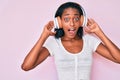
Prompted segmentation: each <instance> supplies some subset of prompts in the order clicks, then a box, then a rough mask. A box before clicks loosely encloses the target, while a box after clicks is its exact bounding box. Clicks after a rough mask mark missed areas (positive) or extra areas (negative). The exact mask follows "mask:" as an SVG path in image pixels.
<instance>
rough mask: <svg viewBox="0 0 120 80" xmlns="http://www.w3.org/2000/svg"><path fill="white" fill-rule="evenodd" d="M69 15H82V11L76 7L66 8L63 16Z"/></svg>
mask: <svg viewBox="0 0 120 80" xmlns="http://www.w3.org/2000/svg"><path fill="white" fill-rule="evenodd" d="M67 15H78V16H80V13H79V11H78V10H77V9H75V8H66V9H65V10H64V11H63V14H62V16H67Z"/></svg>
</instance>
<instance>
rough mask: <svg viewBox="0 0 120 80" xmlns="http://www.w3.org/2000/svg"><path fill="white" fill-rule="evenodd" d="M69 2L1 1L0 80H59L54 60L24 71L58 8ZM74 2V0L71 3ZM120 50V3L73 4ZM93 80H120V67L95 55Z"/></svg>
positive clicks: (108, 0)
mask: <svg viewBox="0 0 120 80" xmlns="http://www.w3.org/2000/svg"><path fill="white" fill-rule="evenodd" d="M65 1H70V0H0V80H57V77H56V70H55V64H54V62H53V58H48V59H47V60H45V61H44V62H43V63H42V64H40V65H39V66H38V67H36V68H35V69H33V70H31V71H29V72H25V71H23V70H21V67H20V66H21V64H22V61H23V59H24V57H25V56H26V55H27V53H28V52H29V51H30V49H31V48H32V47H33V45H34V44H35V43H36V41H37V40H38V38H39V36H40V34H41V31H42V29H43V27H44V25H45V24H46V23H47V22H48V21H49V20H52V19H53V16H54V14H55V11H56V9H57V8H58V6H59V5H60V4H61V3H63V2H65ZM71 1H72V0H71ZM74 1H76V2H79V3H80V4H81V5H82V6H83V7H84V9H85V10H86V12H87V14H88V17H90V18H94V19H95V20H96V22H98V24H99V25H100V26H101V28H102V29H103V31H104V32H105V33H106V35H107V36H108V37H109V38H110V39H111V40H112V41H113V42H114V43H115V44H116V45H117V46H118V47H120V32H119V31H120V5H119V3H120V1H119V0H74ZM91 80H120V64H116V63H113V62H111V61H109V60H107V59H105V58H103V57H101V56H99V55H97V54H95V55H94V63H93V67H92V74H91Z"/></svg>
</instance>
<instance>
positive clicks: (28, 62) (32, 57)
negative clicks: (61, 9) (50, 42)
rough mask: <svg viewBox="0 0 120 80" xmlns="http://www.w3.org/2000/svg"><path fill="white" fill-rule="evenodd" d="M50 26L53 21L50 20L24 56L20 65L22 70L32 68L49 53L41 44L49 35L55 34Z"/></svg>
mask: <svg viewBox="0 0 120 80" xmlns="http://www.w3.org/2000/svg"><path fill="white" fill-rule="evenodd" d="M52 28H53V21H50V22H49V23H48V24H47V25H46V26H45V27H44V30H43V32H42V34H41V36H40V38H39V40H38V41H37V43H36V44H35V45H34V47H33V48H32V49H31V51H30V52H29V53H28V55H27V56H26V57H25V59H24V62H23V64H22V66H21V67H22V69H23V70H25V71H28V70H30V69H33V68H34V67H36V66H37V65H38V64H40V63H41V62H42V61H44V60H45V59H46V58H47V57H48V56H49V55H50V54H49V51H48V50H47V49H46V48H44V47H43V44H44V42H45V41H46V39H47V38H48V37H49V36H50V35H54V34H55V33H53V32H51V29H52Z"/></svg>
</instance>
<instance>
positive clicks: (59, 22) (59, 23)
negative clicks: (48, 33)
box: [57, 16, 62, 28]
mask: <svg viewBox="0 0 120 80" xmlns="http://www.w3.org/2000/svg"><path fill="white" fill-rule="evenodd" d="M57 21H58V25H59V28H62V23H61V18H60V17H59V16H58V17H57Z"/></svg>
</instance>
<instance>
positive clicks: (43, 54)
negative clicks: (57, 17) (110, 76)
mask: <svg viewBox="0 0 120 80" xmlns="http://www.w3.org/2000/svg"><path fill="white" fill-rule="evenodd" d="M61 23H62V28H63V29H64V32H65V35H64V36H63V37H62V38H61V41H62V44H63V46H64V48H65V49H66V50H67V51H69V52H71V53H73V54H77V53H78V52H80V51H81V50H82V47H83V40H82V39H81V38H79V37H78V36H77V35H76V33H77V30H78V28H79V26H80V25H81V22H80V14H79V12H78V11H77V10H76V9H74V8H67V9H65V10H64V12H63V15H62V17H61ZM53 26H54V24H53V21H49V22H48V23H47V24H46V25H45V27H44V30H43V32H42V34H41V36H40V38H39V40H38V41H37V43H36V44H35V45H34V47H33V48H32V49H31V51H30V52H29V53H28V55H27V56H26V58H25V59H24V61H23V64H22V66H21V67H22V69H23V70H25V71H28V70H31V69H33V68H35V67H36V66H37V65H38V64H40V63H41V62H43V61H44V60H45V59H46V58H47V57H48V56H49V55H50V54H49V51H48V50H47V49H46V48H45V47H43V44H44V42H45V41H46V40H47V38H48V37H49V36H54V35H55V32H52V31H51V30H52V28H53ZM70 30H73V31H70ZM85 31H86V32H87V33H88V34H91V33H93V34H95V35H96V36H97V37H98V38H100V39H101V41H102V43H100V45H99V46H98V48H97V50H96V52H97V53H98V54H100V55H101V56H103V57H105V58H107V59H109V60H111V61H113V62H116V63H120V49H119V48H118V47H117V46H116V45H115V44H114V43H113V42H112V41H111V40H110V39H109V38H108V37H107V36H106V35H105V34H104V32H103V31H102V29H101V28H100V26H99V25H98V24H97V23H96V22H95V21H94V20H93V19H88V23H87V27H85Z"/></svg>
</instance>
